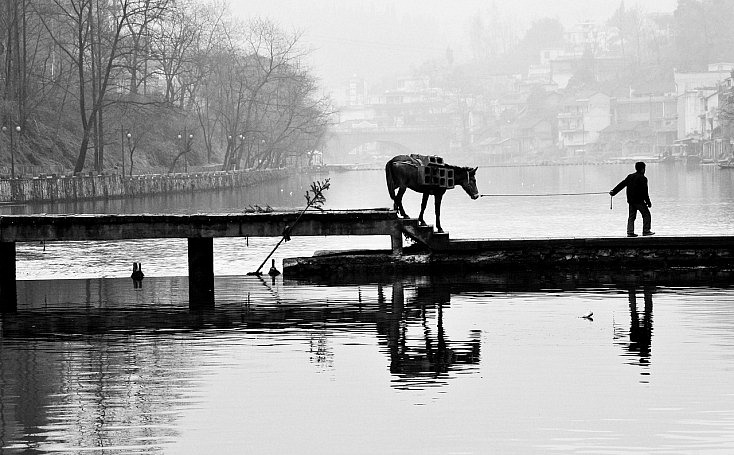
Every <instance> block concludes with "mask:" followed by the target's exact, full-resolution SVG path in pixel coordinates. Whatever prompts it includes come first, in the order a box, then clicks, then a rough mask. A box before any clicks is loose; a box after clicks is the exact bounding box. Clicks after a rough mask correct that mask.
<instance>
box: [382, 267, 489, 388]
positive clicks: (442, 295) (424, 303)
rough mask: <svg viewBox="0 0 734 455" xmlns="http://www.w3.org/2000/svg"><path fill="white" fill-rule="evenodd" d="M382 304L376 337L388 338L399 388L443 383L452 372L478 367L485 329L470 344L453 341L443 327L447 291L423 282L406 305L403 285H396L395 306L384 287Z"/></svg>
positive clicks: (472, 336)
mask: <svg viewBox="0 0 734 455" xmlns="http://www.w3.org/2000/svg"><path fill="white" fill-rule="evenodd" d="M378 302H379V308H380V314H381V315H382V318H380V320H378V323H377V333H378V334H379V335H380V336H381V337H384V345H385V346H386V347H387V351H388V352H389V355H390V372H391V373H392V374H394V375H396V376H397V379H396V381H395V382H394V385H395V386H396V387H398V388H412V387H426V386H435V385H441V384H445V383H446V381H447V379H450V378H451V377H452V376H450V375H448V374H447V373H449V371H450V370H454V369H457V370H463V371H466V372H471V371H475V370H476V369H477V368H476V367H477V366H478V364H479V360H480V357H479V353H480V338H481V331H479V330H475V331H471V332H470V334H469V335H468V337H467V340H466V341H451V340H450V338H449V337H448V336H447V334H446V331H445V329H444V317H443V310H444V307H445V306H448V305H450V303H451V293H450V290H449V289H448V288H446V287H443V286H436V285H433V284H432V283H431V282H430V280H429V281H428V282H427V283H426V282H422V283H420V284H419V285H418V286H417V287H416V288H415V289H414V293H413V297H412V298H410V299H408V300H407V302H406V299H405V289H404V284H403V282H400V281H398V282H396V283H394V284H393V286H392V301H391V305H390V306H388V305H387V302H385V298H384V293H383V289H382V287H380V288H379V290H378ZM434 327H435V328H434ZM412 332H416V333H417V334H418V336H415V335H414V334H412Z"/></svg>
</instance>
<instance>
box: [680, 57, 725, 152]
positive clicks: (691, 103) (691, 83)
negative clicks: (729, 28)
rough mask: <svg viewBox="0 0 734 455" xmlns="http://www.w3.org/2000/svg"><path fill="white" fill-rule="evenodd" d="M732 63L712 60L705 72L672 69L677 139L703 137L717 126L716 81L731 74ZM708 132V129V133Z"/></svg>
mask: <svg viewBox="0 0 734 455" xmlns="http://www.w3.org/2000/svg"><path fill="white" fill-rule="evenodd" d="M733 69H734V64H730V63H715V64H711V65H709V70H708V71H705V72H690V73H682V72H677V71H676V72H675V73H674V75H673V76H674V80H675V90H676V97H677V113H678V133H677V137H678V140H679V141H682V140H685V139H689V140H697V141H701V140H703V139H706V132H707V131H709V132H710V131H711V130H713V129H714V128H715V127H716V126H717V120H716V118H715V111H716V107H717V106H718V96H715V95H717V94H718V91H719V84H720V83H721V82H723V81H724V80H726V79H727V78H728V77H730V75H731V71H732V70H733ZM709 134H710V133H709Z"/></svg>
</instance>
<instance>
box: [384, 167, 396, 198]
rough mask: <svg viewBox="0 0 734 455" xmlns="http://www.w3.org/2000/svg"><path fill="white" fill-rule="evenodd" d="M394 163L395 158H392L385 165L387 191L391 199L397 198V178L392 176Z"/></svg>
mask: <svg viewBox="0 0 734 455" xmlns="http://www.w3.org/2000/svg"><path fill="white" fill-rule="evenodd" d="M392 165H393V160H390V161H388V162H387V164H386V165H385V180H387V192H388V193H389V194H390V199H392V200H393V201H394V200H395V180H394V179H393V176H392Z"/></svg>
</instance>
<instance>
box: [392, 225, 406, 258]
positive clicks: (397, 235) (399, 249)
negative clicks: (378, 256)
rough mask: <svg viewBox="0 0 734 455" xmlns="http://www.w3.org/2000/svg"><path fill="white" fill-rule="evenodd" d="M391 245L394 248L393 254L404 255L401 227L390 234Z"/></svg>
mask: <svg viewBox="0 0 734 455" xmlns="http://www.w3.org/2000/svg"><path fill="white" fill-rule="evenodd" d="M390 245H391V246H392V254H395V255H400V254H403V231H402V230H401V229H400V228H399V227H398V228H396V229H394V230H393V232H392V234H390Z"/></svg>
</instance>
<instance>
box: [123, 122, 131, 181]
mask: <svg viewBox="0 0 734 455" xmlns="http://www.w3.org/2000/svg"><path fill="white" fill-rule="evenodd" d="M125 137H126V138H127V152H128V153H129V154H130V177H132V176H133V145H132V138H133V135H132V134H130V131H128V132H127V133H126V134H125ZM122 175H125V159H124V158H123V160H122Z"/></svg>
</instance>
